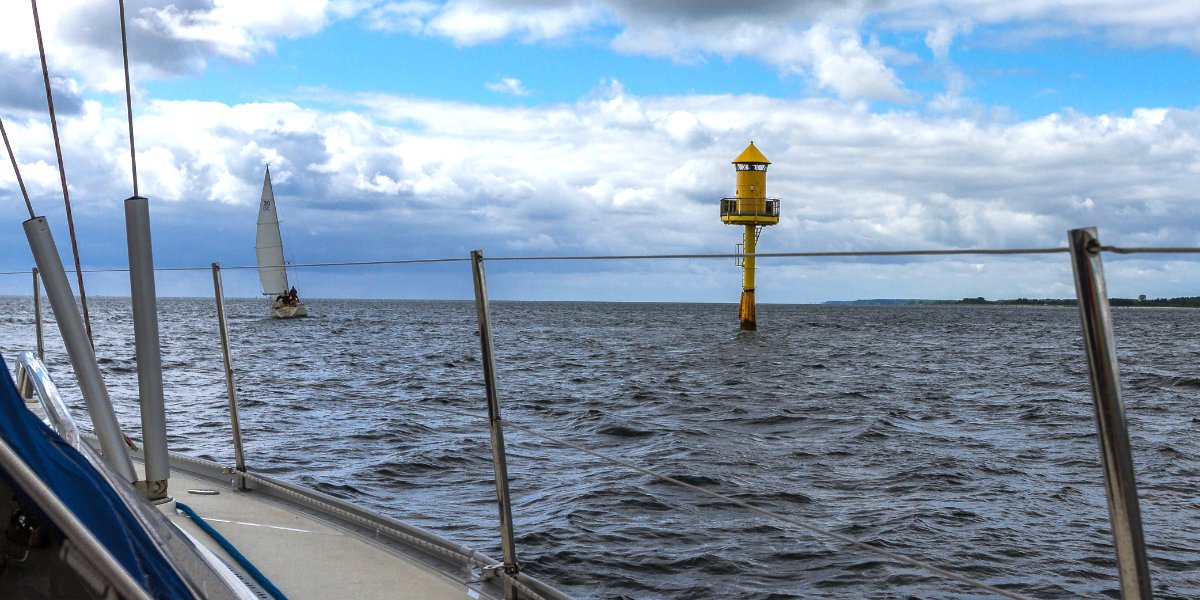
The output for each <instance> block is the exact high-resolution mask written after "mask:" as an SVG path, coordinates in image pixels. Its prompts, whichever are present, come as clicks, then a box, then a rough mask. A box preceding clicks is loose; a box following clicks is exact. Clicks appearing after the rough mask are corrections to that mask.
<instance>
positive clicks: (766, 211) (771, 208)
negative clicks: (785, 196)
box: [721, 198, 779, 217]
mask: <svg viewBox="0 0 1200 600" xmlns="http://www.w3.org/2000/svg"><path fill="white" fill-rule="evenodd" d="M738 201H739V200H738V199H737V198H721V216H722V217H779V199H778V198H767V199H764V200H759V199H746V198H743V199H741V203H742V205H743V208H742V210H738ZM747 205H752V206H753V208H752V209H748V208H746V206H747Z"/></svg>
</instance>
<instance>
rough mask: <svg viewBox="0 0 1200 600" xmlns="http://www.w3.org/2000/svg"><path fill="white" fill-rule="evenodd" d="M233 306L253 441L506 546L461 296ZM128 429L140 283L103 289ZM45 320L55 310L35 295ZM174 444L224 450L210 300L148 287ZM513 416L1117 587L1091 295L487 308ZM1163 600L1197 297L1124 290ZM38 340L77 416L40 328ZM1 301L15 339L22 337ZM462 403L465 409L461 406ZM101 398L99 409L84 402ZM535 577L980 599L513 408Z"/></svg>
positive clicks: (435, 526) (1016, 570)
mask: <svg viewBox="0 0 1200 600" xmlns="http://www.w3.org/2000/svg"><path fill="white" fill-rule="evenodd" d="M307 302H308V306H309V311H310V315H311V316H310V317H308V318H305V319H293V320H277V319H270V318H268V317H267V306H266V304H265V303H264V301H261V300H240V299H231V300H229V301H228V302H227V310H228V314H229V320H230V329H231V332H230V333H231V337H232V343H233V365H234V370H235V372H236V381H237V396H238V402H239V406H240V416H241V427H242V432H243V436H244V440H245V446H246V457H247V458H246V460H247V463H248V464H249V466H250V467H251V468H252V469H254V470H257V471H260V472H264V473H267V474H270V475H272V476H276V477H280V478H282V479H285V480H289V481H293V482H296V483H300V484H304V485H308V486H311V487H314V488H316V489H318V490H321V491H323V492H326V493H329V494H333V495H335V496H338V497H341V498H345V499H348V500H351V501H354V502H357V503H361V504H364V505H366V506H369V507H371V508H373V509H375V510H378V511H380V512H382V513H384V514H387V515H389V516H393V517H396V518H398V519H402V520H405V521H408V522H411V523H414V524H416V525H419V526H421V527H424V528H427V529H429V530H432V531H434V532H436V533H438V534H441V535H443V536H445V537H448V538H450V539H452V540H455V541H458V542H460V543H463V544H466V545H469V546H472V547H475V548H478V549H479V550H481V551H483V552H484V553H486V554H489V555H491V556H496V557H498V556H500V554H501V553H500V549H499V539H500V532H499V525H498V520H497V515H498V512H497V508H496V504H495V495H496V494H495V484H494V481H493V471H492V462H491V451H490V446H489V434H488V426H487V419H486V416H487V405H486V400H485V391H484V386H483V371H482V365H481V359H480V356H481V351H480V338H479V337H478V335H477V327H478V325H477V323H476V317H475V306H474V304H473V303H471V302H434V301H369V300H309V301H307ZM90 308H91V318H92V326H93V329H94V332H95V333H94V335H95V343H96V351H97V355H98V356H99V360H100V364H101V368H102V370H103V372H104V373H105V376H106V378H107V382H108V386H109V390H110V394H111V395H112V397H113V400H114V403H115V404H116V407H117V411H118V417H119V419H120V422H121V424H122V426H123V427H124V428H126V429H127V430H128V431H129V432H130V433H131V434H132V435H133V436H134V437H135V438H136V437H139V429H140V424H139V421H138V416H137V412H136V400H135V397H136V393H137V380H136V364H135V360H134V347H133V329H132V321H131V317H130V314H129V301H128V299H114V298H98V299H92V300H91V302H90ZM45 312H46V314H47V318H48V319H49V309H48V308H47V309H46V311H45ZM159 312H160V321H159V326H160V329H161V337H162V350H163V363H164V368H165V373H164V383H165V386H166V391H165V393H166V399H167V403H168V406H169V408H168V413H169V414H168V427H169V429H170V434H169V443H170V446H171V450H172V451H178V452H185V453H190V454H194V455H198V456H202V457H205V458H209V459H212V460H217V461H220V462H223V463H230V464H232V461H233V450H232V448H233V446H232V443H231V441H230V431H229V429H230V428H229V418H228V409H227V400H226V391H225V381H224V371H223V367H222V360H221V349H220V335H219V331H218V328H217V319H216V310H215V305H214V302H213V301H212V299H211V298H208V299H204V298H199V299H177V298H166V299H160V301H159ZM492 318H493V329H494V338H495V343H496V365H497V379H498V381H499V386H500V403H501V407H502V413H503V417H504V418H505V419H507V420H509V421H511V422H513V423H515V424H519V425H522V426H524V427H528V428H531V429H533V430H535V431H538V432H540V433H542V434H545V435H549V436H553V437H556V438H561V439H564V440H569V441H571V442H573V443H576V444H579V445H582V446H584V447H587V448H590V449H593V450H595V451H596V452H599V453H602V454H605V455H608V456H612V457H615V458H619V459H621V460H623V461H627V462H631V463H635V464H637V465H640V466H643V467H645V468H648V469H652V470H655V471H657V472H659V473H662V474H664V475H667V476H670V477H674V478H677V479H680V480H682V481H685V482H687V483H690V484H693V485H697V486H700V487H703V488H706V489H708V490H711V491H714V492H718V493H720V494H724V495H727V496H731V497H733V498H736V499H739V500H742V501H744V502H747V503H750V504H752V505H754V506H758V507H762V508H764V509H767V510H770V511H773V512H776V513H779V514H782V515H786V516H787V517H789V518H792V519H797V520H801V521H804V522H807V523H811V524H812V525H814V526H816V527H820V528H823V529H827V530H831V531H834V532H837V533H839V534H842V535H846V536H850V537H853V538H855V539H858V540H861V541H863V542H867V543H870V544H874V545H877V546H880V547H883V548H886V549H887V550H890V551H892V552H897V553H901V554H905V555H908V556H911V557H913V558H916V559H919V560H922V561H926V562H929V563H932V564H934V565H937V566H939V567H942V568H946V569H949V570H952V571H955V572H958V573H960V574H962V575H965V576H967V577H971V578H974V579H978V580H981V581H983V582H985V583H988V584H991V585H996V586H999V587H1002V588H1005V589H1008V590H1011V591H1013V592H1016V593H1019V594H1023V595H1028V596H1032V597H1037V598H1076V597H1095V596H1109V597H1117V571H1116V560H1115V551H1114V550H1113V547H1112V541H1111V538H1110V534H1109V521H1108V512H1107V507H1106V504H1105V495H1104V483H1103V474H1102V472H1101V468H1100V453H1099V445H1098V442H1097V439H1096V429H1095V425H1094V420H1093V412H1092V404H1091V397H1090V392H1089V388H1088V379H1087V367H1086V362H1085V357H1084V353H1083V348H1082V341H1081V333H1080V325H1079V314H1078V311H1077V310H1076V309H1074V308H1015V307H990V306H970V307H968V306H908V307H874V306H781V305H760V306H759V329H758V331H753V332H746V331H739V330H738V328H737V314H736V306H735V305H730V304H642V303H536V302H493V303H492ZM1113 321H1114V328H1115V335H1114V337H1115V340H1116V346H1117V350H1118V356H1119V360H1120V364H1121V377H1122V383H1123V389H1124V399H1125V406H1126V415H1127V417H1128V419H1129V431H1130V437H1131V441H1132V446H1133V458H1134V463H1135V469H1136V473H1137V482H1138V486H1139V492H1140V494H1139V495H1140V502H1141V512H1142V517H1143V521H1144V528H1145V536H1146V543H1147V553H1148V555H1149V560H1150V568H1151V573H1152V576H1153V580H1154V588H1155V595H1156V597H1158V598H1194V597H1198V596H1200V486H1198V481H1200V479H1198V477H1197V476H1198V475H1200V436H1198V435H1197V430H1198V429H1200V402H1197V396H1198V395H1200V372H1198V367H1197V362H1198V361H1197V359H1198V357H1200V311H1195V310H1178V309H1177V310H1172V309H1117V310H1114V312H1113ZM46 332H47V346H48V348H47V363H48V364H49V368H50V372H51V374H52V376H53V377H54V378H55V380H56V381H57V382H58V383H59V385H60V386H61V387H62V388H64V390H65V393H66V395H67V397H68V400H69V401H70V403H71V404H72V405H73V406H74V407H75V408H76V409H77V414H80V415H83V404H82V401H81V400H79V399H78V396H77V393H76V392H75V391H74V390H75V387H74V385H73V382H72V381H71V370H70V366H69V364H68V361H67V359H66V356H65V354H64V352H63V350H62V344H61V341H59V340H58V339H57V329H56V328H55V327H54V326H53V323H52V322H51V323H49V324H48V326H47V329H46ZM34 339H35V337H34V324H33V310H32V301H31V299H30V298H27V297H26V298H11V297H10V298H0V352H3V354H4V355H5V356H10V355H12V354H13V353H15V352H16V351H18V350H25V349H32V347H33V345H34ZM447 411H449V412H447ZM84 421H86V418H84ZM505 438H506V441H507V454H508V470H509V474H510V476H511V490H512V492H511V493H512V500H513V515H514V529H515V532H516V544H517V551H518V555H519V560H520V563H521V568H522V570H523V572H526V573H529V574H531V575H533V576H535V577H538V578H540V579H542V580H544V581H547V582H549V583H551V584H552V585H554V586H556V587H558V588H560V589H562V590H564V591H566V592H568V593H570V594H572V595H574V596H576V597H579V598H672V599H685V598H719V597H737V598H763V599H765V598H975V597H981V596H986V593H984V592H980V591H978V590H974V589H971V588H968V587H965V586H964V585H963V584H960V583H957V582H954V581H950V580H947V579H944V578H941V577H939V576H936V575H932V574H929V573H926V572H924V571H922V570H919V569H917V568H914V567H910V566H906V565H902V564H898V563H896V562H894V561H892V560H889V559H887V558H884V557H881V556H877V555H874V554H872V553H869V552H866V551H864V550H861V549H857V548H855V547H852V546H849V545H847V544H845V543H843V542H839V541H836V540H833V539H829V538H825V537H822V536H820V535H817V534H813V533H810V532H809V531H806V530H804V529H801V528H798V527H795V526H793V525H789V524H786V523H783V522H780V521H777V520H773V519H771V518H769V517H766V516H763V515H760V514H757V513H754V512H751V511H748V510H745V509H743V508H740V507H737V506H733V505H729V504H727V503H724V502H722V501H719V500H717V499H714V498H711V497H707V496H703V495H700V494H698V493H696V492H694V491H690V490H687V489H683V488H679V487H677V486H673V485H671V484H668V483H665V482H662V481H660V480H657V479H655V478H652V477H650V476H648V475H645V474H642V473H639V472H637V471H632V470H629V469H627V468H624V467H620V466H615V465H613V464H611V463H608V462H606V461H603V460H601V459H599V458H596V457H594V456H591V455H588V454H585V453H582V452H579V451H578V450H574V449H571V448H567V447H563V446H561V445H559V444H556V443H554V442H551V441H547V440H545V439H543V438H541V437H537V436H533V435H530V434H528V433H525V432H523V431H520V430H517V429H515V428H512V427H510V428H508V429H507V430H506V431H505Z"/></svg>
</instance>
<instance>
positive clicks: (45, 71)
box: [29, 0, 96, 348]
mask: <svg viewBox="0 0 1200 600" xmlns="http://www.w3.org/2000/svg"><path fill="white" fill-rule="evenodd" d="M29 2H30V4H32V5H33V29H34V32H35V33H37V43H38V55H39V56H41V59H42V79H44V80H45V82H46V104H47V106H49V108H50V131H52V132H53V133H54V152H55V154H57V155H58V178H59V180H61V181H62V192H63V204H64V205H65V206H66V208H67V231H69V232H70V234H71V253H72V254H73V255H74V256H75V274H76V275H77V276H78V279H79V303H80V304H81V305H83V323H84V325H85V326H86V327H87V336H88V342H89V343H90V344H91V345H92V348H95V347H96V341H95V340H94V339H93V338H92V319H91V318H90V317H89V316H88V306H87V294H86V293H85V292H84V291H83V267H82V266H81V265H80V264H79V243H78V242H77V241H76V240H75V220H74V219H73V218H72V217H71V196H70V194H69V193H68V192H67V169H66V168H65V167H64V166H63V155H62V143H61V142H60V141H59V138H58V120H57V119H56V118H55V116H54V95H53V94H52V93H51V92H50V69H49V67H47V66H46V47H45V45H44V44H42V25H41V22H40V21H39V20H38V10H37V0H29Z"/></svg>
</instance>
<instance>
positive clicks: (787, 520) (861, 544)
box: [356, 394, 1030, 600]
mask: <svg viewBox="0 0 1200 600" xmlns="http://www.w3.org/2000/svg"><path fill="white" fill-rule="evenodd" d="M356 395H358V394H356ZM359 396H360V397H362V396H361V395H359ZM388 404H407V405H410V406H416V403H415V402H405V401H402V400H389V401H388ZM421 409H422V410H432V411H436V412H443V413H449V414H452V415H458V416H460V417H468V418H472V419H486V418H487V417H486V416H484V415H474V414H470V413H465V412H462V411H459V410H454V409H451V408H441V407H437V406H426V405H424V404H422V405H421ZM500 422H501V423H503V424H504V425H509V426H512V427H513V428H515V429H520V430H521V431H524V432H525V433H528V434H530V435H534V436H537V437H540V438H542V439H544V440H547V441H551V442H554V443H556V444H561V445H563V446H566V447H568V448H574V449H576V450H578V451H580V452H583V453H585V454H590V455H592V456H595V457H596V458H599V459H601V460H605V461H608V462H610V463H613V464H616V465H620V466H622V467H626V468H629V469H633V470H635V471H638V472H640V473H644V474H646V475H649V476H651V477H654V478H656V479H660V480H662V481H665V482H667V483H671V484H674V485H677V486H680V487H683V488H687V489H689V490H692V491H694V492H698V493H701V494H704V495H705V496H710V497H712V498H716V499H718V500H721V501H724V502H728V503H730V504H734V505H736V506H740V507H742V508H745V509H749V510H752V511H754V512H756V513H759V514H762V515H765V516H767V517H770V518H772V519H777V520H779V521H783V522H785V523H789V524H792V525H795V526H797V527H800V528H802V529H806V530H808V531H811V532H813V533H816V534H820V535H824V536H826V537H831V538H833V539H835V540H838V541H841V542H845V543H847V544H850V545H853V546H856V547H858V548H861V549H863V550H867V551H869V552H874V553H876V554H880V555H882V556H886V557H888V558H890V559H892V560H895V561H899V562H902V563H904V564H907V565H910V566H913V567H917V568H919V569H923V570H926V571H929V572H931V573H935V574H937V575H941V576H943V577H948V578H950V579H954V580H955V581H959V582H961V583H965V584H967V585H969V586H972V587H975V588H979V589H981V590H986V591H989V592H992V593H995V594H999V595H1001V596H1004V597H1006V598H1013V599H1015V600H1030V599H1029V597H1028V596H1022V595H1020V594H1015V593H1013V592H1009V591H1007V590H1002V589H1000V588H998V587H994V586H990V585H988V584H986V583H983V582H981V581H976V580H974V579H971V578H970V577H964V576H962V575H959V574H957V573H954V572H952V571H947V570H945V569H943V568H941V567H936V566H934V565H931V564H929V563H927V562H922V561H919V560H917V559H915V558H909V557H907V556H904V555H903V554H896V553H895V552H891V551H888V550H884V549H883V548H880V547H878V546H874V545H871V544H868V543H866V542H860V541H858V540H856V539H854V538H852V537H849V536H845V535H842V534H840V533H835V532H832V531H828V530H826V529H821V528H820V527H816V526H814V525H809V524H808V523H805V522H803V521H799V520H796V519H793V518H791V517H787V516H784V515H781V514H779V513H776V512H771V511H769V510H766V509H763V508H759V507H757V506H754V505H753V504H748V503H746V502H742V501H741V500H738V499H736V498H731V497H729V496H726V495H724V494H719V493H717V492H713V491H710V490H707V489H704V488H702V487H700V486H697V485H692V484H690V483H687V482H684V481H680V480H678V479H675V478H674V477H669V476H667V475H662V474H660V473H656V472H654V471H651V470H650V469H646V468H644V467H639V466H637V465H635V464H633V463H630V462H626V461H623V460H620V459H617V458H613V457H611V456H607V455H605V454H601V453H599V452H596V451H594V450H589V449H587V448H585V447H583V446H580V445H578V444H574V443H572V442H568V441H566V440H562V439H559V438H556V437H554V436H551V435H546V434H544V433H538V432H537V431H534V430H533V429H531V428H529V427H525V426H523V425H518V424H517V423H514V422H512V421H510V420H508V419H503V418H502V419H500Z"/></svg>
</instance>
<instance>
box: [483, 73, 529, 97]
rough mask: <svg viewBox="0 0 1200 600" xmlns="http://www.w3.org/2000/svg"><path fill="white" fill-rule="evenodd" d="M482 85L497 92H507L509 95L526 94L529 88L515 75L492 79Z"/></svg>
mask: <svg viewBox="0 0 1200 600" xmlns="http://www.w3.org/2000/svg"><path fill="white" fill-rule="evenodd" d="M483 87H485V88H487V89H489V90H491V91H493V92H496V93H498V94H508V95H511V96H528V95H529V90H527V89H525V87H524V86H523V85H522V84H521V80H520V79H517V78H516V77H501V78H500V81H492V82H488V83H485V84H483Z"/></svg>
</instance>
